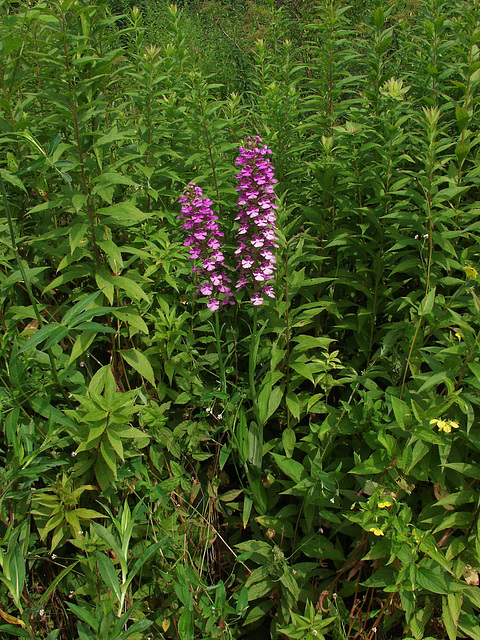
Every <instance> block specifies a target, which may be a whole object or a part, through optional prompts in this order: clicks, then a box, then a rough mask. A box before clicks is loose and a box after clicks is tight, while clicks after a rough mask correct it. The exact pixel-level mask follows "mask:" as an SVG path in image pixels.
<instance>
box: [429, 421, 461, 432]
mask: <svg viewBox="0 0 480 640" xmlns="http://www.w3.org/2000/svg"><path fill="white" fill-rule="evenodd" d="M430 424H431V425H437V429H438V430H439V431H444V432H445V433H451V431H452V429H460V425H459V424H458V422H455V421H454V420H439V419H438V420H437V419H434V420H430Z"/></svg>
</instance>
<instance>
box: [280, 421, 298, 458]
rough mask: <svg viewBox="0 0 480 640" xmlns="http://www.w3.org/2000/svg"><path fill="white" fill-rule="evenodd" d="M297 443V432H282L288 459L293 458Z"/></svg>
mask: <svg viewBox="0 0 480 640" xmlns="http://www.w3.org/2000/svg"><path fill="white" fill-rule="evenodd" d="M295 442H296V439H295V431H294V430H293V429H292V428H288V429H284V430H283V431H282V444H283V450H284V451H285V455H286V456H287V458H291V457H292V455H293V452H294V451H295Z"/></svg>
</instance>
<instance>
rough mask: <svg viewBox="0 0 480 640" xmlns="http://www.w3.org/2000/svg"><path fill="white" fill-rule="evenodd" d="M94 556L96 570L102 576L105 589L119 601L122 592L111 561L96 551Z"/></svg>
mask: <svg viewBox="0 0 480 640" xmlns="http://www.w3.org/2000/svg"><path fill="white" fill-rule="evenodd" d="M96 555H97V565H98V570H99V572H100V575H101V576H102V579H103V581H104V582H105V584H106V585H107V587H108V588H109V589H110V590H111V591H113V593H114V594H115V595H116V597H117V600H118V601H120V599H121V597H122V590H121V587H120V583H119V581H118V577H117V572H116V571H115V567H114V566H113V563H112V561H111V560H110V558H107V556H106V555H105V554H104V553H102V552H100V551H97V554H96Z"/></svg>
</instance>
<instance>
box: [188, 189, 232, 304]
mask: <svg viewBox="0 0 480 640" xmlns="http://www.w3.org/2000/svg"><path fill="white" fill-rule="evenodd" d="M179 202H180V204H181V205H182V213H181V214H180V216H179V217H180V218H184V220H185V221H184V224H183V227H182V230H183V231H187V232H188V235H187V237H186V239H185V242H184V243H183V244H184V245H185V246H186V247H189V248H190V256H189V257H190V260H196V261H197V262H196V265H195V266H194V267H193V268H192V272H193V273H195V274H197V275H198V277H199V280H200V283H199V284H198V285H197V289H198V291H199V292H200V293H201V294H202V295H204V296H209V300H208V302H207V307H208V308H209V309H210V310H211V311H216V310H217V309H218V308H219V307H220V302H221V303H222V304H233V302H232V301H230V300H229V298H231V297H232V296H233V293H232V291H231V290H230V287H229V286H228V285H229V283H230V282H231V280H230V278H228V277H227V274H226V270H227V266H226V264H225V262H224V256H223V253H222V251H221V246H222V243H221V240H220V238H222V237H223V233H222V232H221V231H220V228H219V225H218V216H216V215H215V214H214V213H213V211H212V209H211V205H212V201H211V200H209V199H208V198H207V197H206V196H204V195H203V191H202V190H201V188H200V187H197V185H196V184H195V183H193V182H191V183H190V184H189V185H188V186H187V187H185V192H184V194H183V195H182V196H180V198H179Z"/></svg>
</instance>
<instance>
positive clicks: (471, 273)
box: [463, 266, 478, 280]
mask: <svg viewBox="0 0 480 640" xmlns="http://www.w3.org/2000/svg"><path fill="white" fill-rule="evenodd" d="M463 270H464V271H465V274H466V276H467V278H468V280H476V279H477V276H478V271H477V270H476V269H475V267H469V266H466V267H463Z"/></svg>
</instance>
